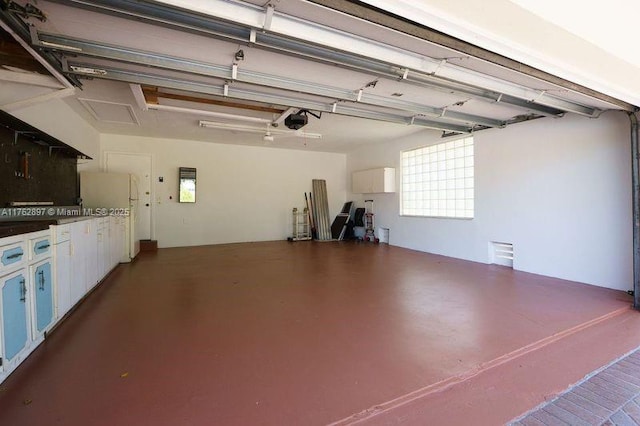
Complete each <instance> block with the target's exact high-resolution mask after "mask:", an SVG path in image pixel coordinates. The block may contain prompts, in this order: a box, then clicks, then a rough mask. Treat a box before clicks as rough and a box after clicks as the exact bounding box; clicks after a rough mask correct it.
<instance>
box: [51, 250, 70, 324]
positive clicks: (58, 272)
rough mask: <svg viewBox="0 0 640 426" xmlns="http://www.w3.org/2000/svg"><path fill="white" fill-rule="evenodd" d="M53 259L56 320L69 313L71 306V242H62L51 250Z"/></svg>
mask: <svg viewBox="0 0 640 426" xmlns="http://www.w3.org/2000/svg"><path fill="white" fill-rule="evenodd" d="M53 256H54V259H55V265H54V267H55V277H56V280H55V287H56V318H58V319H60V318H62V317H63V316H65V315H66V313H67V312H69V309H71V306H73V304H72V303H71V241H69V240H67V241H63V242H61V243H58V244H56V245H55V246H54V248H53Z"/></svg>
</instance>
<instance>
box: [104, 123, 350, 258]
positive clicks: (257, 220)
mask: <svg viewBox="0 0 640 426" xmlns="http://www.w3.org/2000/svg"><path fill="white" fill-rule="evenodd" d="M101 151H102V152H103V153H104V152H105V151H119V152H141V153H149V154H152V155H153V157H154V160H153V161H154V164H153V184H152V190H153V191H155V193H154V194H152V195H153V197H152V199H153V200H155V201H156V202H155V204H154V215H155V238H156V239H157V240H158V245H159V246H160V247H176V246H193V245H204V244H221V243H232V242H246V241H268V240H283V239H285V238H286V237H288V236H291V233H292V230H291V227H292V224H291V222H292V219H291V209H292V208H293V207H298V208H299V209H302V208H303V207H304V192H305V191H307V192H309V191H311V180H312V179H325V180H326V181H327V193H328V197H329V210H330V212H331V215H332V216H335V215H336V214H337V213H338V211H339V210H340V208H341V207H342V203H344V201H345V197H346V181H347V179H346V155H345V154H332V153H320V152H307V151H302V150H287V149H278V148H269V147H255V146H253V147H252V146H240V145H229V144H217V143H210V142H195V141H187V140H172V139H153V138H143V137H135V136H123V135H102V140H101ZM179 167H195V168H196V169H197V183H196V199H197V202H196V203H195V204H180V203H178V202H177V200H176V197H177V193H178V168H179ZM159 176H162V177H163V178H164V182H163V183H160V182H158V177H159ZM169 197H173V199H169ZM158 201H159V202H158Z"/></svg>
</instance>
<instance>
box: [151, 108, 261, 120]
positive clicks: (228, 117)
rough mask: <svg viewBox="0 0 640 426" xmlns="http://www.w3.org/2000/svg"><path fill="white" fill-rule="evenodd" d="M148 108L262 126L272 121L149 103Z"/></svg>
mask: <svg viewBox="0 0 640 426" xmlns="http://www.w3.org/2000/svg"><path fill="white" fill-rule="evenodd" d="M147 108H149V109H155V110H158V111H170V112H178V113H183V114H194V115H206V116H208V117H216V118H222V119H226V120H236V121H247V122H250V123H261V124H268V123H271V119H268V118H259V117H247V116H246V115H235V114H226V113H224V112H215V111H206V110H202V109H193V108H182V107H177V106H171V105H157V104H149V103H148V104H147Z"/></svg>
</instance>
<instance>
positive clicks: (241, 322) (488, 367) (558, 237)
mask: <svg viewBox="0 0 640 426" xmlns="http://www.w3.org/2000/svg"><path fill="white" fill-rule="evenodd" d="M444 3H446V2H429V3H428V4H427V2H418V3H415V2H404V1H398V2H388V1H383V0H378V1H376V0H371V1H363V2H348V1H340V0H314V1H294V0H280V1H273V2H265V1H262V0H251V1H231V0H209V1H201V2H200V1H183V0H157V1H129V0H83V1H79V0H56V1H37V2H33V3H27V2H12V1H6V0H5V1H3V2H1V3H0V4H1V6H2V7H1V8H0V9H1V15H0V16H1V17H2V19H1V21H0V24H1V26H2V40H1V41H0V46H1V48H0V55H1V56H0V59H2V62H1V65H2V67H1V69H0V87H2V91H1V93H0V105H1V107H0V109H2V110H3V111H5V112H8V113H9V114H11V115H12V116H14V117H16V118H18V119H19V120H21V121H23V122H25V123H27V124H29V125H31V126H33V127H35V128H37V129H39V130H40V131H42V132H45V133H47V134H49V135H51V136H52V137H54V138H56V139H57V140H60V141H62V142H64V143H65V144H67V145H69V146H70V147H71V148H72V149H75V150H77V151H78V152H79V153H82V156H79V157H78V160H77V170H78V171H79V172H91V171H120V172H122V171H124V172H129V173H140V175H141V177H142V183H143V186H142V187H143V188H146V191H143V193H141V197H142V198H141V200H140V221H141V223H140V226H138V227H137V228H136V232H137V233H138V234H137V237H138V239H140V240H151V241H154V242H157V245H158V247H159V249H158V250H157V251H151V252H142V253H140V254H139V255H138V257H137V258H136V260H135V261H134V262H132V263H131V264H121V265H119V266H117V267H116V268H115V269H114V270H113V271H112V272H111V273H110V274H109V275H108V276H107V278H105V280H104V281H103V282H102V283H101V285H100V286H99V287H98V288H97V289H96V290H95V291H93V292H92V293H90V294H89V295H88V296H87V297H86V298H85V299H84V300H83V301H82V302H81V303H80V304H78V305H77V306H76V307H75V309H74V311H73V312H72V313H71V315H69V316H68V317H67V318H66V319H65V320H64V322H62V323H60V325H59V326H57V327H56V328H55V330H54V331H53V332H52V333H50V335H48V336H47V338H46V340H45V341H44V343H43V344H42V345H41V346H40V347H38V348H37V349H36V350H35V351H34V352H33V354H32V355H31V356H29V358H27V359H26V361H25V362H24V363H23V364H22V365H20V367H18V369H17V370H16V371H15V372H14V373H12V374H11V375H10V376H9V377H8V378H7V380H5V381H4V382H3V383H2V384H1V385H0V386H1V387H0V390H1V391H0V422H2V423H3V424H4V423H6V424H12V425H19V424H25V425H26V424H38V423H42V422H49V423H56V422H58V423H59V424H69V425H73V424H105V425H110V424H141V423H149V422H153V423H154V424H238V425H246V424H274V425H275V424H279V425H281V424H334V425H342V424H372V425H373V424H468V423H469V421H471V419H473V420H474V422H475V423H477V424H504V423H508V422H509V421H511V420H512V419H515V418H518V417H519V416H521V415H522V414H524V413H526V412H528V411H529V410H531V409H533V408H535V407H536V406H538V405H539V404H541V403H543V402H545V401H548V400H552V399H553V398H554V397H555V396H556V395H558V394H559V393H561V392H563V391H564V390H565V389H567V388H569V387H570V386H572V385H573V384H575V383H577V382H579V381H580V380H581V379H582V378H584V377H585V376H586V375H588V374H590V373H591V372H593V371H595V370H597V369H599V368H601V367H603V366H605V365H608V364H609V363H610V362H612V361H614V360H616V359H618V358H620V357H622V356H624V355H626V354H628V353H629V352H630V351H633V350H634V349H636V348H637V347H638V346H640V327H639V325H640V324H638V323H639V322H640V317H638V315H637V311H636V310H634V309H633V306H634V305H635V307H638V306H639V303H638V291H637V290H638V280H639V278H640V274H639V273H638V272H637V271H638V268H640V264H639V263H640V262H639V259H638V253H640V251H639V243H640V239H639V238H638V232H639V230H638V218H639V217H640V213H639V212H638V198H639V197H638V168H637V165H638V164H637V163H638V155H637V152H638V151H637V145H638V133H637V132H638V130H637V116H636V115H637V110H638V107H637V105H640V87H639V86H638V83H637V82H636V81H635V79H634V78H633V76H634V75H636V74H635V73H637V72H638V66H637V65H634V64H633V63H631V62H629V60H628V59H627V58H625V59H621V58H619V57H618V56H617V55H615V54H613V53H610V52H608V51H606V50H605V49H603V48H602V47H600V46H597V45H596V44H594V43H593V42H590V41H589V40H586V39H583V38H581V37H579V36H578V35H575V34H574V33H573V32H569V31H568V30H566V29H564V28H562V27H561V25H560V24H558V21H557V20H556V21H553V20H551V19H545V18H543V17H542V16H540V13H541V12H540V11H539V10H538V11H537V12H534V11H532V9H530V8H527V7H526V3H527V2H525V1H513V2H512V1H507V0H504V1H499V2H495V4H491V5H488V6H487V5H484V6H483V7H486V8H487V10H486V11H485V13H480V12H482V11H481V10H479V9H478V7H479V6H477V5H476V6H472V5H468V4H467V5H464V7H463V5H462V4H457V5H449V6H447V5H445V4H444ZM463 3H464V2H463ZM465 9H466V10H465ZM556 18H557V17H556ZM508 36H511V37H512V38H508ZM527 41H530V44H527ZM536 49H537V50H536ZM544 49H547V50H544ZM563 61H564V62H563ZM292 115H293V116H304V117H305V120H306V121H307V122H306V124H305V125H303V126H302V127H301V128H292V127H290V126H289V125H288V123H290V121H289V120H291V118H290V117H291V116H292ZM463 139H464V140H469V141H471V140H472V141H473V142H472V151H471V153H472V154H471V155H470V156H471V161H472V163H471V166H469V164H468V163H467V164H466V166H465V167H466V168H465V170H470V174H467V175H466V176H465V178H466V179H467V180H469V181H470V184H469V185H470V186H469V187H468V189H470V190H471V194H472V195H470V196H465V200H464V201H465V202H464V203H463V204H461V205H463V206H464V207H460V209H462V210H464V213H461V215H458V210H457V209H458V207H457V204H456V205H455V206H454V205H453V204H452V205H449V204H446V206H445V205H443V204H441V205H439V204H437V203H436V204H430V206H431V207H429V206H427V204H424V206H423V205H422V204H420V203H422V201H420V202H418V201H415V202H414V199H413V198H411V197H410V196H405V195H403V194H405V193H409V192H410V191H411V190H413V189H410V188H411V187H410V185H411V182H410V181H409V180H408V179H409V178H407V176H408V175H407V174H406V173H405V174H404V175H403V172H404V170H406V168H407V167H408V165H409V163H408V161H410V160H409V159H406V158H405V153H407V152H411V151H412V150H415V149H419V148H422V147H428V146H436V145H438V144H442V143H445V144H446V143H448V142H451V143H452V145H451V147H453V146H454V145H453V144H455V143H456V141H462V140H463ZM455 146H456V147H457V145H455ZM443 149H444V148H443ZM447 149H448V148H447ZM451 149H453V148H451ZM50 151H51V150H50ZM438 155H439V154H438ZM7 158H8V157H5V163H9V161H7ZM405 160H406V162H405ZM123 164H128V165H130V166H125V165H123ZM123 167H124V168H126V167H131V169H128V170H123ZM181 167H188V168H195V169H196V170H197V200H196V202H195V203H180V202H178V198H179V194H178V187H179V182H178V181H179V176H178V171H179V168H181ZM379 168H391V169H394V173H395V184H394V185H393V188H392V189H391V190H388V191H387V190H385V191H382V192H371V193H370V192H367V191H365V193H361V192H356V191H354V188H353V185H352V183H353V182H352V176H353V173H357V172H360V171H363V170H371V169H379ZM456 178H457V176H456ZM313 179H322V180H324V181H325V182H326V187H327V196H328V200H327V205H328V210H329V213H330V216H331V218H333V217H335V215H337V214H338V213H339V212H340V210H341V207H342V206H343V204H344V203H345V202H347V201H353V202H354V203H355V205H356V206H358V207H364V202H365V200H373V205H374V207H373V211H374V213H375V231H376V232H377V233H381V232H382V230H384V231H386V232H388V236H387V241H386V243H382V244H371V243H356V242H353V241H331V242H320V241H304V242H303V241H301V242H294V243H291V242H287V241H286V238H287V237H289V236H290V235H291V229H292V218H291V209H292V208H294V207H297V208H299V209H300V210H302V208H304V206H305V201H304V196H303V195H306V192H308V191H310V190H311V181H312V180H313ZM145 185H146V186H145ZM7 186H8V187H9V186H11V183H8V184H7ZM432 189H434V190H435V188H432ZM439 189H442V190H445V189H446V190H449V189H451V188H449V187H447V188H444V187H443V188H439ZM7 191H9V189H7ZM432 192H433V191H432ZM78 196H79V193H78ZM403 197H404V198H403ZM454 204H455V203H454ZM433 206H435V207H433ZM438 206H439V207H438ZM414 207H415V209H416V210H415V212H414V210H412V209H414ZM423 207H424V208H425V209H427V210H423V211H418V210H417V209H419V208H423ZM425 211H427V212H428V213H424V212H425ZM465 214H467V216H462V215H465ZM469 215H470V216H469ZM455 216H458V217H455ZM501 245H502V246H503V245H507V246H509V247H510V248H511V249H512V255H511V256H510V258H509V262H507V266H505V263H504V262H501V261H500V260H498V259H496V253H497V251H496V250H497V249H496V247H501ZM634 268H635V269H634ZM634 271H635V272H634ZM603 420H606V419H603Z"/></svg>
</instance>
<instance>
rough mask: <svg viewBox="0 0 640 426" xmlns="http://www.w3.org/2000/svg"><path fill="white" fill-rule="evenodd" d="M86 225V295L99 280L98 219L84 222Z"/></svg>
mask: <svg viewBox="0 0 640 426" xmlns="http://www.w3.org/2000/svg"><path fill="white" fill-rule="evenodd" d="M85 222H86V223H87V232H86V233H85V234H84V235H85V238H84V244H83V248H84V251H85V253H86V256H87V257H86V262H87V280H86V282H85V285H86V289H85V293H88V292H89V291H90V290H91V289H92V288H93V287H95V286H96V284H97V283H98V281H99V280H100V278H102V277H100V276H99V275H100V271H98V219H97V218H94V219H90V220H85Z"/></svg>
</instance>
